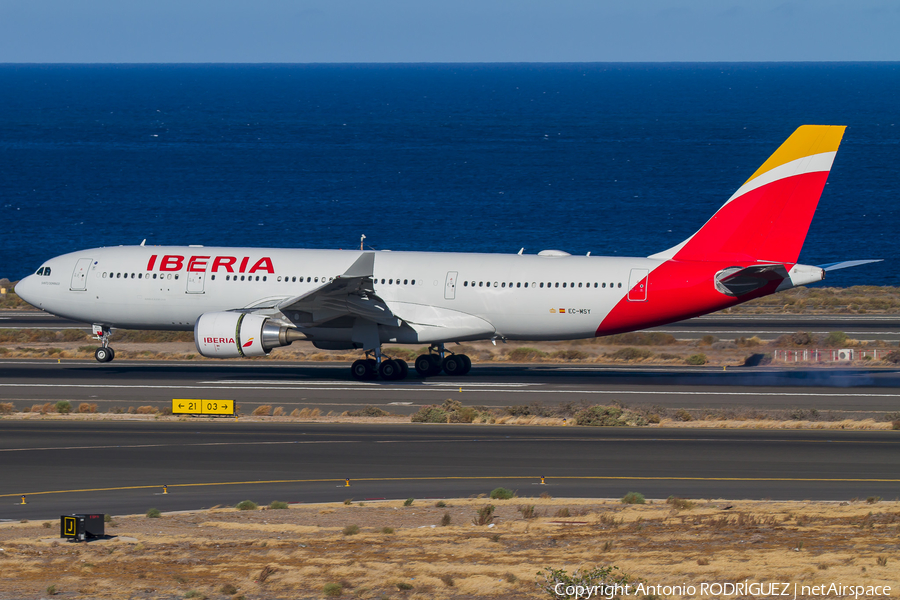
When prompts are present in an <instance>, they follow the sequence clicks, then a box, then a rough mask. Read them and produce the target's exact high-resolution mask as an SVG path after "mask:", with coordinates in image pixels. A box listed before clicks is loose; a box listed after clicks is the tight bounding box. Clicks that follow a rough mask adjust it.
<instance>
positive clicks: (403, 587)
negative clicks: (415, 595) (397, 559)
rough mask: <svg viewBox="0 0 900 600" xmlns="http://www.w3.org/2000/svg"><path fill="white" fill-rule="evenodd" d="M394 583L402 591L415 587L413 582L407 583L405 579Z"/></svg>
mask: <svg viewBox="0 0 900 600" xmlns="http://www.w3.org/2000/svg"><path fill="white" fill-rule="evenodd" d="M394 585H395V586H396V587H397V589H398V590H400V591H402V592H405V591H408V590H411V589H413V586H412V584H411V583H406V582H405V581H400V582H397V583H395V584H394Z"/></svg>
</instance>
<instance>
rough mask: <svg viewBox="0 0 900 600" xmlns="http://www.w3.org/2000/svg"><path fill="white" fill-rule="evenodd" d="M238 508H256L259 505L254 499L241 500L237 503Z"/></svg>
mask: <svg viewBox="0 0 900 600" xmlns="http://www.w3.org/2000/svg"><path fill="white" fill-rule="evenodd" d="M235 508H236V509H238V510H256V509H257V508H259V506H258V505H257V504H256V502H254V501H253V500H241V501H240V502H238V503H237V505H235Z"/></svg>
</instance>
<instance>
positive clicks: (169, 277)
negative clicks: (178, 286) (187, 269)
mask: <svg viewBox="0 0 900 600" xmlns="http://www.w3.org/2000/svg"><path fill="white" fill-rule="evenodd" d="M175 277H178V275H176V276H175ZM167 279H172V274H171V273H169V276H168V277H167Z"/></svg>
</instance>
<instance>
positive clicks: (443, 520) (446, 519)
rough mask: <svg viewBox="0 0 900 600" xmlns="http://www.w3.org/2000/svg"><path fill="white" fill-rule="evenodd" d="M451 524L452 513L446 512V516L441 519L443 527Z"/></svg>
mask: <svg viewBox="0 0 900 600" xmlns="http://www.w3.org/2000/svg"><path fill="white" fill-rule="evenodd" d="M449 524H450V513H449V512H445V513H444V516H443V517H441V527H446V526H447V525H449Z"/></svg>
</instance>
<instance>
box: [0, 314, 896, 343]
mask: <svg viewBox="0 0 900 600" xmlns="http://www.w3.org/2000/svg"><path fill="white" fill-rule="evenodd" d="M70 328H75V329H84V330H85V331H90V324H88V323H78V322H76V321H70V320H68V319H62V318H60V317H56V316H53V315H51V314H49V313H46V312H43V311H33V310H32V311H29V310H15V311H0V329H53V330H59V329H70ZM647 331H661V332H665V333H670V334H672V335H674V336H675V337H676V338H678V339H681V340H694V339H699V338H701V337H703V336H705V335H714V336H716V337H719V338H721V339H725V340H732V339H735V338H738V337H752V336H757V337H759V338H760V339H763V340H773V339H776V338H778V337H779V336H782V335H788V334H791V333H794V332H797V331H808V332H810V333H816V334H827V333H829V332H831V331H843V332H844V333H846V334H847V335H848V336H849V337H851V338H853V339H858V340H864V341H877V340H881V341H885V342H898V341H900V315H742V314H737V315H724V314H713V315H706V316H702V317H696V318H694V319H687V320H686V321H680V322H678V323H671V324H669V325H662V326H660V327H654V328H651V329H648V330H647Z"/></svg>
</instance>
